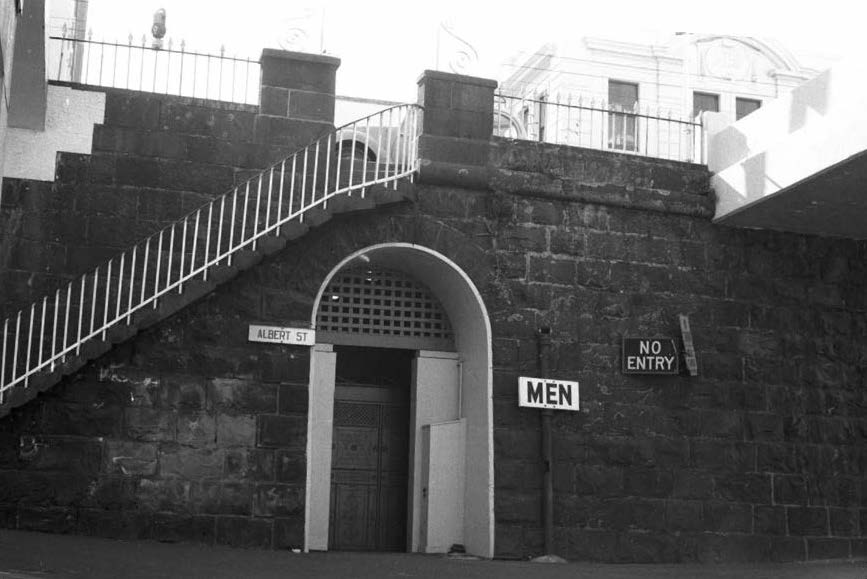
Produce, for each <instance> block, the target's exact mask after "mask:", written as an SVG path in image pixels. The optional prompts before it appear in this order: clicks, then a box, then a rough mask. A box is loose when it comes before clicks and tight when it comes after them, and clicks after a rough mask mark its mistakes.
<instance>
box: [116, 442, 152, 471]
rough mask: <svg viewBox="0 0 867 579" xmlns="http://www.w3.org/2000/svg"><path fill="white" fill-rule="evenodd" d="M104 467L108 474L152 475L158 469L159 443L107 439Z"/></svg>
mask: <svg viewBox="0 0 867 579" xmlns="http://www.w3.org/2000/svg"><path fill="white" fill-rule="evenodd" d="M103 468H104V469H105V472H106V473H108V474H120V475H123V476H152V475H154V474H156V471H157V445H156V444H155V443H151V442H134V441H127V440H106V442H105V466H104V467H103Z"/></svg>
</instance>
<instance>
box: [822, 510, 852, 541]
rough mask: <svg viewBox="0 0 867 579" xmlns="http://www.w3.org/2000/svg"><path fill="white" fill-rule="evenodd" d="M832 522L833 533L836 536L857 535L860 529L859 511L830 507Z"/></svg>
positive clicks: (829, 512) (829, 513)
mask: <svg viewBox="0 0 867 579" xmlns="http://www.w3.org/2000/svg"><path fill="white" fill-rule="evenodd" d="M828 516H829V519H830V523H831V534H832V535H834V536H835V537H857V536H858V535H859V534H860V530H859V518H860V517H859V512H858V510H857V509H835V508H829V509H828Z"/></svg>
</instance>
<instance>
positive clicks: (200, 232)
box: [0, 105, 420, 417]
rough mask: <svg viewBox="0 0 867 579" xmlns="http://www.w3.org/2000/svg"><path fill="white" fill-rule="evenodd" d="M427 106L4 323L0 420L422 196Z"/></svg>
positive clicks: (308, 157)
mask: <svg viewBox="0 0 867 579" xmlns="http://www.w3.org/2000/svg"><path fill="white" fill-rule="evenodd" d="M419 110H420V109H419V107H418V106H417V105H399V106H396V107H393V108H392V109H388V110H386V111H382V112H379V113H376V114H374V115H372V116H370V117H367V118H364V119H361V120H358V121H355V122H353V123H350V124H349V125H346V126H344V127H341V128H339V129H337V130H336V131H334V132H332V133H330V134H327V135H325V136H323V137H321V138H319V139H318V140H316V141H314V142H313V143H311V144H309V145H308V146H306V147H305V148H303V149H301V150H299V151H297V152H295V153H294V154H292V155H290V156H288V157H287V158H285V159H283V160H282V161H280V162H278V163H276V164H274V165H272V166H271V167H269V168H267V169H265V170H264V171H262V172H261V173H259V174H258V175H256V176H254V177H253V178H251V179H249V180H248V181H246V182H245V183H242V184H241V185H239V186H237V187H234V188H233V189H232V190H230V191H228V192H226V193H225V194H223V195H221V196H219V197H216V198H214V199H213V200H211V201H210V202H208V203H207V204H205V205H204V206H202V207H200V208H198V209H197V210H195V211H193V212H192V213H190V214H188V215H187V216H185V217H183V218H182V219H179V220H178V221H176V222H174V223H172V224H171V225H169V226H168V227H165V228H164V229H162V230H161V231H158V232H157V233H154V234H153V235H151V236H150V237H148V238H146V239H144V240H142V241H141V242H139V243H138V244H137V245H135V246H133V247H132V248H130V249H128V250H127V251H125V252H123V253H121V254H120V255H118V256H116V257H114V258H112V259H110V260H109V261H108V262H107V263H104V264H102V265H100V266H99V267H97V268H96V269H94V270H93V271H92V272H88V273H86V274H85V275H83V276H82V277H81V278H79V279H77V280H75V281H73V282H70V283H69V284H68V285H67V286H66V287H60V288H58V289H57V290H56V291H55V292H54V293H53V294H50V295H46V296H45V297H43V298H42V300H39V301H37V302H34V303H33V304H31V306H30V307H29V308H25V309H23V310H21V311H19V312H18V313H17V314H16V315H13V316H11V317H9V318H7V319H6V320H4V321H3V322H2V324H0V328H2V329H0V332H2V338H0V340H2V345H0V348H2V349H0V417H2V416H5V415H6V414H8V413H9V412H10V411H11V410H12V409H13V408H15V407H18V406H21V405H22V404H24V403H26V402H27V401H29V400H31V399H32V398H34V397H35V396H36V395H37V394H38V393H39V392H42V391H45V390H47V389H48V388H50V387H52V386H53V385H54V384H56V383H57V382H58V381H60V380H61V379H62V378H63V376H66V375H69V374H72V373H74V372H75V371H77V370H78V369H80V368H81V367H82V366H84V365H85V364H86V363H87V362H88V361H90V360H94V359H96V358H98V357H99V356H101V355H102V354H104V353H106V352H108V351H109V350H111V348H112V347H113V345H114V344H118V343H121V342H123V341H125V340H127V339H129V338H130V337H132V336H134V335H135V334H136V333H138V332H139V331H140V330H141V329H144V328H146V327H148V326H151V325H153V324H155V323H157V322H159V321H160V320H163V319H165V318H166V317H168V316H170V315H172V314H174V313H175V312H177V311H179V310H180V309H182V308H184V307H186V306H187V305H189V304H190V303H192V302H193V301H195V300H197V299H198V298H200V297H202V296H205V295H207V294H208V293H210V292H211V291H213V290H214V289H215V288H216V287H217V286H219V285H220V284H222V283H224V282H226V281H228V280H230V279H232V278H234V277H235V276H236V275H237V274H238V273H240V272H241V271H244V270H246V269H248V268H249V267H251V266H253V265H255V264H256V263H258V262H260V261H261V260H262V259H263V258H264V257H266V256H268V255H271V254H274V253H276V252H278V251H280V250H282V249H283V248H285V247H286V245H287V244H288V243H289V242H290V241H292V240H293V239H296V238H298V237H300V236H302V235H304V234H305V233H306V232H307V231H308V230H309V229H310V228H313V227H317V226H319V225H322V224H323V223H325V222H326V221H328V220H329V219H330V218H331V217H332V215H334V214H336V213H342V212H346V211H355V210H362V209H372V208H374V207H376V206H377V205H382V204H387V203H396V202H399V201H401V200H403V199H406V198H408V197H409V196H411V195H412V187H410V186H408V185H407V183H411V182H412V181H413V178H414V175H415V173H416V171H417V170H418V157H417V151H418V146H417V140H418V135H417V130H416V128H417V120H418V113H419ZM373 136H379V138H378V139H371V137H373ZM383 136H385V137H383ZM370 142H376V145H375V147H373V150H371V149H370V148H368V147H366V146H364V145H363V143H370Z"/></svg>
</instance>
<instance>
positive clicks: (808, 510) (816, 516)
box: [786, 507, 828, 537]
mask: <svg viewBox="0 0 867 579" xmlns="http://www.w3.org/2000/svg"><path fill="white" fill-rule="evenodd" d="M786 517H787V519H788V526H789V534H790V535H798V536H802V537H803V536H823V537H824V536H827V535H828V509H827V508H824V507H787V508H786Z"/></svg>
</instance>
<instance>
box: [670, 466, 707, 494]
mask: <svg viewBox="0 0 867 579" xmlns="http://www.w3.org/2000/svg"><path fill="white" fill-rule="evenodd" d="M673 476H674V480H673V486H672V491H671V496H672V497H673V498H676V499H705V498H707V497H709V496H713V476H712V475H710V474H707V473H705V472H701V471H696V470H685V469H676V470H674V472H673Z"/></svg>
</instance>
